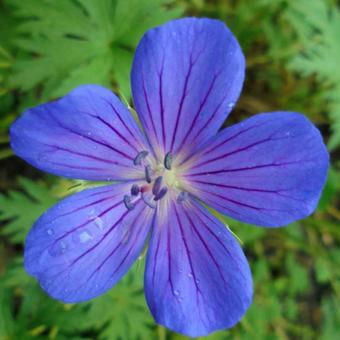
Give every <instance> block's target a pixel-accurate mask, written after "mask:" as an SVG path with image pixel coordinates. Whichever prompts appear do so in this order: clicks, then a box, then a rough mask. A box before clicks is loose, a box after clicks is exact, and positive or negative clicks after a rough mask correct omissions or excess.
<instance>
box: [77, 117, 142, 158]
mask: <svg viewBox="0 0 340 340" xmlns="http://www.w3.org/2000/svg"><path fill="white" fill-rule="evenodd" d="M79 112H81V113H84V114H86V115H88V116H90V117H92V118H94V119H97V120H99V121H100V122H101V123H102V124H104V125H105V126H107V127H108V128H109V129H110V130H112V131H113V132H115V133H116V134H117V135H118V137H119V138H120V139H121V140H123V141H124V142H125V143H126V144H128V145H129V146H131V148H133V149H134V150H135V151H136V152H138V149H137V148H136V146H135V145H133V144H132V143H131V142H130V141H129V140H128V139H127V138H126V137H125V136H123V135H122V134H121V133H120V132H119V131H118V130H117V129H116V128H115V127H114V126H112V125H111V124H110V123H109V122H107V121H106V120H105V119H103V118H102V117H100V116H98V115H94V114H92V113H89V112H85V111H79ZM117 116H118V117H120V116H119V115H117ZM133 140H134V139H133Z"/></svg>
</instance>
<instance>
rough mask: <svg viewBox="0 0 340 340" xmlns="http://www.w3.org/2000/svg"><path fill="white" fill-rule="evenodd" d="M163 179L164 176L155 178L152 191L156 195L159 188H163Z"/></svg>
mask: <svg viewBox="0 0 340 340" xmlns="http://www.w3.org/2000/svg"><path fill="white" fill-rule="evenodd" d="M162 179H163V177H162V176H159V177H157V178H156V179H155V182H154V184H153V187H152V193H153V194H154V195H157V194H158V193H159V190H160V189H161V184H162Z"/></svg>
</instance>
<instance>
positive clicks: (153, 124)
mask: <svg viewBox="0 0 340 340" xmlns="http://www.w3.org/2000/svg"><path fill="white" fill-rule="evenodd" d="M141 77H142V82H143V97H144V100H145V105H146V108H147V111H148V115H149V119H150V121H151V125H152V130H153V133H154V136H155V139H158V135H157V130H156V126H155V122H154V120H153V115H152V111H151V106H150V102H149V98H148V94H147V91H146V84H145V77H144V72H143V70H142V75H141ZM142 118H143V116H142ZM145 123H146V122H145ZM147 125H149V124H147Z"/></svg>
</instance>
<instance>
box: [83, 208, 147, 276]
mask: <svg viewBox="0 0 340 340" xmlns="http://www.w3.org/2000/svg"><path fill="white" fill-rule="evenodd" d="M144 209H145V208H144ZM139 218H140V215H139V214H138V215H137V216H136V218H135V219H134V220H133V222H132V223H131V226H134V225H135V223H136V222H137V220H138V219H139ZM135 235H136V236H135V238H138V236H139V233H135ZM124 237H125V235H124V234H122V237H121V239H120V241H119V242H118V244H117V245H116V247H115V248H114V249H113V250H112V251H111V252H110V253H109V254H108V256H107V257H106V258H105V259H104V260H103V261H102V262H101V263H100V265H99V266H97V268H96V269H95V270H94V271H93V272H92V274H91V275H90V276H89V278H88V280H90V279H91V278H92V277H93V275H95V274H96V273H97V272H98V271H99V270H100V269H101V268H102V267H103V265H104V264H105V263H106V262H107V261H108V260H109V259H110V258H111V257H112V256H113V255H114V254H115V252H116V251H117V250H118V249H119V248H120V247H121V246H122V244H123V242H122V241H123V239H124ZM134 241H135V240H134ZM134 243H135V242H131V244H132V246H131V248H132V247H133V246H134ZM131 248H130V249H131ZM121 264H122V263H120V264H119V265H118V266H117V269H118V268H119V267H120V266H121ZM115 273H116V270H115V272H114V273H113V274H112V275H114V274H115ZM111 277H112V276H111ZM111 277H110V278H109V279H111ZM108 281H109V280H108Z"/></svg>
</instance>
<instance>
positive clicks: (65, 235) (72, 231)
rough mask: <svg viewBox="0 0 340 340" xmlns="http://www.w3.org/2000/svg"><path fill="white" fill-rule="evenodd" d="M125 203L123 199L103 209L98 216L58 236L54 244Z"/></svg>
mask: <svg viewBox="0 0 340 340" xmlns="http://www.w3.org/2000/svg"><path fill="white" fill-rule="evenodd" d="M121 204H123V201H119V202H117V203H115V204H114V205H112V206H110V207H109V208H107V209H105V210H104V211H102V212H101V213H100V214H98V216H94V217H93V218H91V219H89V220H87V221H86V222H83V223H82V224H79V225H78V226H76V227H75V228H73V229H71V230H69V231H68V232H66V233H65V234H63V235H62V236H59V237H58V238H56V239H55V240H54V241H53V244H56V243H57V242H58V241H60V240H62V239H63V238H65V237H67V236H68V235H70V234H72V233H74V232H75V231H77V230H78V229H80V228H83V227H85V226H87V225H88V224H89V223H91V222H93V221H95V220H96V219H97V218H98V217H99V218H101V217H103V216H105V215H106V214H107V213H109V212H110V211H111V210H112V209H114V208H116V207H118V206H119V205H121Z"/></svg>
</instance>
